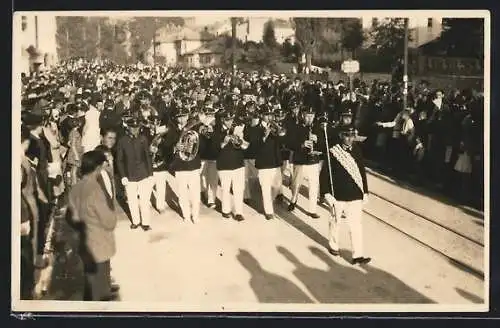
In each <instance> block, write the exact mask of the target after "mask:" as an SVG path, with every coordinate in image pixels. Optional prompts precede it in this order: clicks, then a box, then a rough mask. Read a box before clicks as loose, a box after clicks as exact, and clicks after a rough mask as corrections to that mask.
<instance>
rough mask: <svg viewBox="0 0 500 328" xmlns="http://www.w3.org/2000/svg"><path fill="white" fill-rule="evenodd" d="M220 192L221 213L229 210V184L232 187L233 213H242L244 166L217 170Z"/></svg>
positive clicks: (226, 212) (227, 212)
mask: <svg viewBox="0 0 500 328" xmlns="http://www.w3.org/2000/svg"><path fill="white" fill-rule="evenodd" d="M219 178H220V184H221V189H222V190H221V194H222V200H221V201H222V213H225V214H229V213H230V212H231V186H232V187H233V200H234V214H235V215H238V214H243V192H244V190H245V168H244V167H241V168H239V169H236V170H222V171H219Z"/></svg>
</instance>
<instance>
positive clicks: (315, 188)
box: [291, 164, 320, 213]
mask: <svg viewBox="0 0 500 328" xmlns="http://www.w3.org/2000/svg"><path fill="white" fill-rule="evenodd" d="M319 170H320V166H319V164H308V165H300V164H295V165H294V166H293V176H292V188H291V189H292V199H291V202H292V203H296V202H297V199H298V198H299V190H300V186H301V185H302V183H303V181H304V178H306V179H307V182H308V186H309V209H308V211H309V212H310V213H316V208H317V204H318V194H319Z"/></svg>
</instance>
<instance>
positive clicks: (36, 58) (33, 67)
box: [16, 14, 57, 73]
mask: <svg viewBox="0 0 500 328" xmlns="http://www.w3.org/2000/svg"><path fill="white" fill-rule="evenodd" d="M18 17H19V16H18ZM20 18H21V19H20V20H18V21H19V26H17V27H16V30H18V31H20V32H21V33H20V34H19V35H20V40H21V53H20V58H19V63H20V67H22V72H24V73H29V72H32V71H38V70H43V69H44V68H49V67H50V66H52V65H54V64H55V63H56V62H57V43H56V16H54V15H49V14H41V15H30V14H28V15H25V16H24V15H23V16H20Z"/></svg>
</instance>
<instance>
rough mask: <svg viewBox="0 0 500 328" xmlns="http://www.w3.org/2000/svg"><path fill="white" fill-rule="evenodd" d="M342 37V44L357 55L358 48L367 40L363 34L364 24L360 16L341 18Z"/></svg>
mask: <svg viewBox="0 0 500 328" xmlns="http://www.w3.org/2000/svg"><path fill="white" fill-rule="evenodd" d="M341 29H342V37H341V40H340V42H341V44H342V47H343V48H345V49H346V50H349V51H351V52H352V54H353V57H355V54H356V50H357V49H359V48H360V47H361V45H362V44H363V42H364V41H365V36H364V34H363V25H362V24H361V21H360V19H358V18H343V19H342V20H341Z"/></svg>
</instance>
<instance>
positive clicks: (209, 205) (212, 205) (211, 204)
mask: <svg viewBox="0 0 500 328" xmlns="http://www.w3.org/2000/svg"><path fill="white" fill-rule="evenodd" d="M207 207H208V208H212V209H214V208H215V203H208V204H207Z"/></svg>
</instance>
